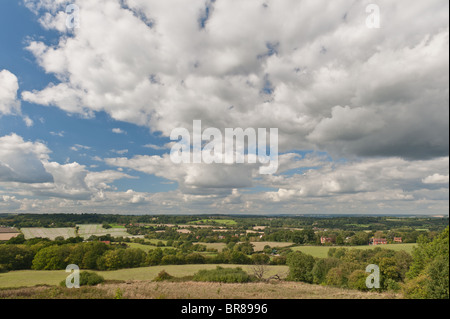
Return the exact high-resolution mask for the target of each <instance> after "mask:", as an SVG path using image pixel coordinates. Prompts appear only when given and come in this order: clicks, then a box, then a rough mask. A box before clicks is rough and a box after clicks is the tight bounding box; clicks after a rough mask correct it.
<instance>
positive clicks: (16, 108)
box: [0, 70, 21, 116]
mask: <svg viewBox="0 0 450 319" xmlns="http://www.w3.org/2000/svg"><path fill="white" fill-rule="evenodd" d="M18 89H19V83H18V80H17V77H16V76H15V75H14V74H12V73H11V72H9V71H8V70H1V71H0V116H1V115H17V114H21V110H20V101H19V100H18V99H17V90H18Z"/></svg>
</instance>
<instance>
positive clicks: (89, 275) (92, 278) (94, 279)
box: [59, 271, 105, 287]
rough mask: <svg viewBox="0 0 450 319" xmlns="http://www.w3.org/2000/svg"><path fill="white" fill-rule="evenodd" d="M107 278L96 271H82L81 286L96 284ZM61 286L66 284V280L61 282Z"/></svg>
mask: <svg viewBox="0 0 450 319" xmlns="http://www.w3.org/2000/svg"><path fill="white" fill-rule="evenodd" d="M104 281H105V279H104V278H103V277H102V276H100V275H99V274H97V273H95V272H90V271H82V272H80V287H81V286H95V285H98V284H101V283H102V282H104ZM59 285H60V286H62V287H65V286H66V280H63V281H61V282H60V283H59Z"/></svg>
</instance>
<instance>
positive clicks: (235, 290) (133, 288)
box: [0, 281, 401, 299]
mask: <svg viewBox="0 0 450 319" xmlns="http://www.w3.org/2000/svg"><path fill="white" fill-rule="evenodd" d="M118 290H120V292H121V293H122V297H123V298H126V299H399V298H401V295H400V294H393V293H369V292H360V291H356V290H346V289H340V288H332V287H324V286H318V285H308V284H304V283H297V282H282V281H281V282H278V281H277V282H271V283H262V282H261V283H246V284H223V283H205V282H190V281H187V282H152V281H130V282H126V283H106V284H102V285H99V286H96V287H84V288H81V289H67V288H61V287H32V288H16V289H3V290H0V299H5V298H14V299H15V298H43V299H63V298H70V299H74V298H82V299H103V298H107V299H109V298H114V296H115V295H116V293H117V291H118Z"/></svg>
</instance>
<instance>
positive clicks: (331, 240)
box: [320, 237, 333, 244]
mask: <svg viewBox="0 0 450 319" xmlns="http://www.w3.org/2000/svg"><path fill="white" fill-rule="evenodd" d="M331 242H333V238H330V237H320V243H321V244H326V243H331Z"/></svg>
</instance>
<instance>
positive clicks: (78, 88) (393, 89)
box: [0, 0, 449, 216]
mask: <svg viewBox="0 0 450 319" xmlns="http://www.w3.org/2000/svg"><path fill="white" fill-rule="evenodd" d="M371 4H372V6H370V5H371ZM373 5H375V6H373ZM374 7H375V9H374ZM448 7H449V3H448V1H447V0H429V1H419V0H414V1H410V0H409V1H406V0H398V1H388V0H379V1H378V0H370V1H365V0H355V1H353V0H333V1H330V0H302V1H300V0H276V1H275V0H248V1H238V0H226V1H225V0H191V1H184V0H165V1H160V0H71V1H63V0H17V1H16V0H2V1H0V213H115V214H295V215H299V214H369V215H373V214H399V215H412V214H421V215H432V216H434V215H448V209H449V71H448V69H449V16H448V14H449V13H448V11H449V8H448ZM196 120H197V121H198V120H200V121H201V125H202V130H205V129H206V128H213V129H215V131H216V132H220V133H221V134H223V136H225V132H226V129H237V128H241V129H243V130H245V129H253V130H255V131H256V132H259V131H258V129H267V132H269V129H270V128H273V129H277V130H278V140H277V142H278V143H277V147H278V152H277V154H275V155H277V156H276V158H277V159H278V162H277V170H276V172H274V173H272V174H261V173H260V170H259V169H260V168H261V166H264V164H263V163H260V162H258V161H257V162H256V163H252V162H250V161H249V158H250V156H249V149H248V147H247V146H248V145H247V144H246V145H244V148H243V149H237V148H236V149H235V150H232V152H231V155H233V154H234V155H242V156H243V158H245V159H246V160H247V161H246V162H245V163H236V162H234V163H231V164H230V163H211V164H208V163H206V162H200V163H176V162H174V161H173V159H172V158H171V156H170V154H171V150H172V148H173V147H174V146H176V145H177V144H176V143H177V142H179V141H180V140H179V139H178V140H177V139H176V138H171V133H172V132H173V130H174V129H176V128H183V129H186V130H187V132H192V136H193V137H194V136H196V135H195V133H194V131H193V130H194V128H193V123H194V121H196ZM201 132H203V131H201ZM205 134H206V133H205ZM267 135H268V133H267ZM203 137H204V141H203V144H202V145H203V146H205V145H206V144H207V143H208V141H210V142H211V141H212V139H211V140H209V139H208V138H207V137H205V136H203ZM258 137H259V134H258ZM214 141H215V142H218V144H217V145H218V147H217V149H214V155H216V156H219V157H220V156H225V155H226V153H227V150H226V149H225V148H223V149H222V146H223V145H225V143H226V141H227V138H225V137H224V139H223V140H220V141H219V139H214ZM267 141H269V139H268V140H267ZM191 142H192V140H191ZM192 143H193V142H192ZM270 147H272V145H270ZM267 150H269V149H267ZM270 150H272V149H270ZM216 151H217V152H216ZM228 154H229V153H228Z"/></svg>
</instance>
